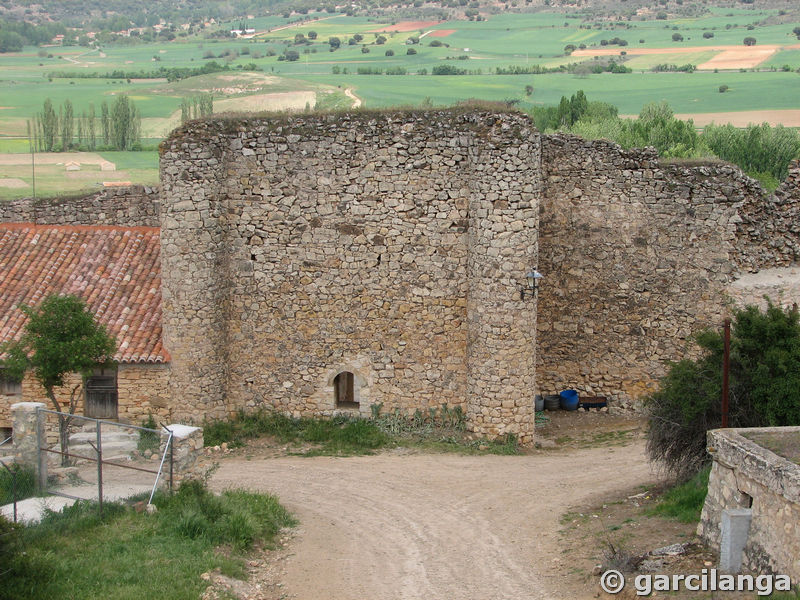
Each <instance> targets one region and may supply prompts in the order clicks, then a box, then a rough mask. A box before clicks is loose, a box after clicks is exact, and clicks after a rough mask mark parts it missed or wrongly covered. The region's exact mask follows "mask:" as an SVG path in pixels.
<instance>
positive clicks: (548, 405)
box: [544, 395, 561, 410]
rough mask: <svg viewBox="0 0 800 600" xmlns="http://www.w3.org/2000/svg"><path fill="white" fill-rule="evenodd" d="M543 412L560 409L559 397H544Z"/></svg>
mask: <svg viewBox="0 0 800 600" xmlns="http://www.w3.org/2000/svg"><path fill="white" fill-rule="evenodd" d="M544 408H545V410H558V409H559V408H561V397H560V396H558V395H549V396H545V397H544Z"/></svg>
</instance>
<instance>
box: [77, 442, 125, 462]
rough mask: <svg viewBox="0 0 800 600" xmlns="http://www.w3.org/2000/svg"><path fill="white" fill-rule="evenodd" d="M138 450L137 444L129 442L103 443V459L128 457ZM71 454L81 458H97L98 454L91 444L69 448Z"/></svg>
mask: <svg viewBox="0 0 800 600" xmlns="http://www.w3.org/2000/svg"><path fill="white" fill-rule="evenodd" d="M134 450H136V444H131V443H127V442H109V443H108V444H106V443H105V442H104V443H103V458H108V457H110V456H111V455H112V454H113V455H118V456H127V455H129V454H130V453H131V452H133V451H134ZM69 452H70V454H80V455H81V456H90V457H94V456H96V452H95V450H94V448H92V447H91V446H90V445H89V444H76V445H74V446H73V445H72V444H70V446H69Z"/></svg>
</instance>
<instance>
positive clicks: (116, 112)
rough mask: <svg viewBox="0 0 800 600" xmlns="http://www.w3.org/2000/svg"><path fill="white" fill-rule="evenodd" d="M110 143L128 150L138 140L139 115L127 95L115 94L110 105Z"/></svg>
mask: <svg viewBox="0 0 800 600" xmlns="http://www.w3.org/2000/svg"><path fill="white" fill-rule="evenodd" d="M110 128H111V136H110V137H111V143H112V145H113V146H114V148H116V149H117V150H130V149H131V148H133V146H134V145H135V144H137V143H138V142H139V136H140V131H141V116H140V115H139V111H138V109H137V108H136V106H135V105H134V103H133V102H132V101H131V100H129V99H128V96H126V95H125V94H122V95H120V96H117V99H116V100H115V101H114V105H113V106H112V107H111V124H110Z"/></svg>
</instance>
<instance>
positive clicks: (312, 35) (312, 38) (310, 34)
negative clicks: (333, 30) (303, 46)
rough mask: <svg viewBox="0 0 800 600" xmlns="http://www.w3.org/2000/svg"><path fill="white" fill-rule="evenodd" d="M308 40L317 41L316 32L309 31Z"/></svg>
mask: <svg viewBox="0 0 800 600" xmlns="http://www.w3.org/2000/svg"><path fill="white" fill-rule="evenodd" d="M308 39H310V40H315V39H317V32H316V31H314V30H313V29H312V30H311V31H309V32H308Z"/></svg>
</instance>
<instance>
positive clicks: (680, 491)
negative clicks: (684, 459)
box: [647, 466, 711, 523]
mask: <svg viewBox="0 0 800 600" xmlns="http://www.w3.org/2000/svg"><path fill="white" fill-rule="evenodd" d="M710 472H711V467H710V466H709V467H706V468H704V469H703V470H702V471H700V472H699V473H697V474H696V475H695V476H694V477H692V478H691V479H690V480H688V481H687V482H685V483H681V484H679V485H676V486H675V487H673V488H672V489H670V490H668V491H667V492H666V493H665V494H664V495H663V496H662V497H661V500H659V502H658V503H657V504H656V505H655V506H654V507H653V508H652V509H650V510H649V511H648V513H647V514H648V515H651V516H654V515H656V516H662V517H669V518H672V519H677V520H678V521H680V522H681V523H695V522H697V521H699V520H700V511H701V510H702V509H703V503H704V502H705V500H706V493H707V492H708V475H709V473H710Z"/></svg>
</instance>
